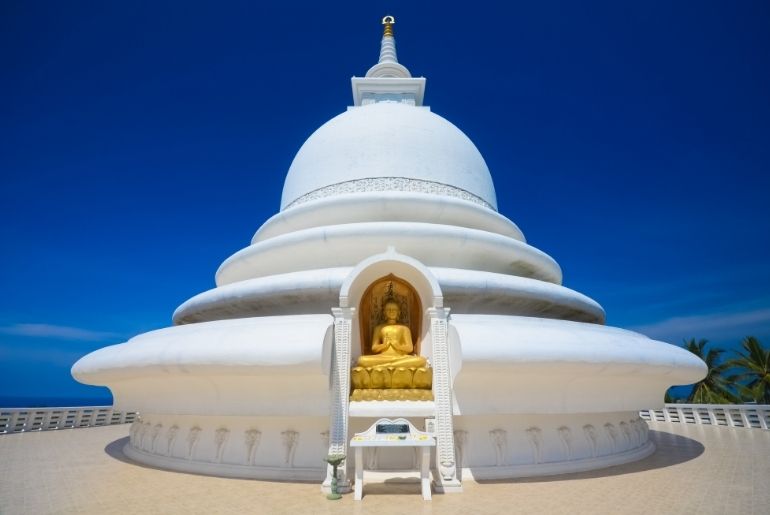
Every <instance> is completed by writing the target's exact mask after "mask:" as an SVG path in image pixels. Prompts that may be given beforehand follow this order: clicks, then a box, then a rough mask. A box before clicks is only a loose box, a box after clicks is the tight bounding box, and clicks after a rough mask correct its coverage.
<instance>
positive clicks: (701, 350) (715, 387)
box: [684, 338, 740, 404]
mask: <svg viewBox="0 0 770 515" xmlns="http://www.w3.org/2000/svg"><path fill="white" fill-rule="evenodd" d="M706 345H708V340H698V341H695V338H691V339H689V340H686V341H685V342H684V347H685V349H687V350H688V351H690V352H692V353H693V354H695V355H696V356H698V357H699V358H700V359H702V360H703V361H704V362H705V363H706V366H707V367H708V374H706V377H704V378H703V379H701V380H700V381H698V382H697V383H695V384H694V385H693V387H692V392H690V395H689V397H687V402H688V403H691V404H730V403H737V402H740V399H739V398H738V397H737V396H736V395H735V394H733V393H732V392H731V391H730V383H729V380H728V378H726V377H725V371H726V370H727V369H728V368H730V366H731V365H729V364H728V363H724V362H723V363H718V361H719V357H720V356H721V354H722V353H723V352H724V351H723V350H722V349H708V352H706Z"/></svg>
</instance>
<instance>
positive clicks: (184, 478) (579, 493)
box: [0, 423, 770, 515]
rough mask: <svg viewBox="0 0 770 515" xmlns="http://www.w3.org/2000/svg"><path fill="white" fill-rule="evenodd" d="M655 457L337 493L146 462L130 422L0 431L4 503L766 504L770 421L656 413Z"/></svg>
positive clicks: (130, 509) (289, 506) (193, 506)
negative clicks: (334, 497)
mask: <svg viewBox="0 0 770 515" xmlns="http://www.w3.org/2000/svg"><path fill="white" fill-rule="evenodd" d="M650 428H651V429H652V431H651V432H650V437H651V438H652V439H653V441H654V442H655V444H656V445H657V447H658V450H657V452H655V454H653V455H652V456H650V457H649V458H647V459H645V460H642V461H639V462H636V463H632V464H628V465H622V466H618V467H612V468H608V469H604V470H600V471H594V472H586V473H579V474H568V475H563V476H554V477H550V478H540V479H523V480H511V481H484V482H472V481H466V482H465V483H464V485H465V492H464V493H462V494H456V495H436V494H434V496H433V501H423V500H422V499H421V497H420V495H419V485H418V484H416V483H415V484H403V483H402V484H368V483H367V484H366V486H365V487H364V499H363V501H359V502H356V501H353V497H352V494H348V495H345V496H344V498H343V499H342V500H340V501H327V500H326V499H325V498H324V496H323V495H322V494H321V492H320V489H319V486H318V484H315V483H312V484H309V483H279V482H265V481H252V480H239V479H223V478H215V477H206V476H197V475H191V474H182V473H177V472H167V471H164V470H157V469H152V468H147V467H144V466H140V465H136V464H134V463H131V462H129V461H128V460H127V459H126V458H125V457H123V455H122V453H121V451H120V449H121V447H122V445H123V443H124V442H125V440H124V439H125V438H126V437H127V434H128V426H127V425H121V426H107V427H98V428H88V429H74V430H61V431H47V432H40V433H24V434H14V435H4V436H0V464H2V473H0V513H1V514H3V515H6V514H17V513H18V514H29V513H35V514H40V513H78V514H81V513H87V514H91V513H93V514H100V515H101V514H104V515H106V514H124V513H147V514H150V513H152V514H155V513H162V514H173V513H184V514H195V513H224V514H227V513H238V514H240V513H292V514H305V513H321V514H324V513H329V514H332V513H383V514H388V515H392V514H394V513H412V514H429V513H436V514H442V515H444V514H463V515H468V514H471V513H473V514H479V513H505V514H509V513H537V514H579V513H586V514H600V513H608V514H620V513H622V514H634V513H644V514H651V513H655V514H657V513H665V514H676V513H682V514H691V513H698V514H711V513H719V514H731V515H732V514H744V513H755V514H767V513H770V431H765V430H761V429H742V428H737V429H734V428H726V427H712V426H696V425H688V424H676V423H651V424H650Z"/></svg>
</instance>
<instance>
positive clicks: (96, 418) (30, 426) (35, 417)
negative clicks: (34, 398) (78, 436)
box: [0, 406, 139, 434]
mask: <svg viewBox="0 0 770 515" xmlns="http://www.w3.org/2000/svg"><path fill="white" fill-rule="evenodd" d="M138 416H139V414H138V413H136V412H133V411H114V410H113V409H112V406H80V407H74V408H0V434H9V433H23V432H27V431H48V430H51V429H73V428H76V427H93V426H109V425H112V424H130V423H131V422H133V421H134V420H136V418H137V417H138Z"/></svg>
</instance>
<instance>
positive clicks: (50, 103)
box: [0, 1, 770, 397]
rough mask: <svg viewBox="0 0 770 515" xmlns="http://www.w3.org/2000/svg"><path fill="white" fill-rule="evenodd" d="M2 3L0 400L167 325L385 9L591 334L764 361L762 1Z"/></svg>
mask: <svg viewBox="0 0 770 515" xmlns="http://www.w3.org/2000/svg"><path fill="white" fill-rule="evenodd" d="M626 4H627V3H626V2H609V1H608V2H590V1H589V2H520V3H512V2H505V3H503V2H500V3H497V2H490V3H485V2H474V3H472V4H468V3H458V4H456V5H453V4H452V3H451V2H441V3H436V4H428V3H419V2H413V1H412V2H377V1H373V2H351V3H334V4H333V5H329V4H328V3H323V5H321V3H312V4H308V5H305V4H300V3H282V4H281V5H280V6H271V5H267V4H265V3H262V2H227V3H222V2H200V3H199V2H181V1H179V2H164V1H160V2H121V3H118V2H96V1H93V2H81V1H73V2H53V1H51V2H45V1H43V2H21V1H6V2H2V3H1V4H0V48H2V49H3V50H2V52H0V174H2V183H1V184H2V186H1V187H0V215H1V216H2V220H3V222H2V224H0V238H2V242H3V245H2V246H1V247H0V265H2V266H0V284H1V285H2V291H3V295H2V296H0V378H1V379H0V381H1V382H0V385H2V386H1V387H0V397H11V396H46V397H56V396H62V397H65V396H66V397H75V396H83V397H88V396H98V395H103V394H104V392H103V391H101V390H99V389H94V388H91V387H86V386H82V385H79V384H77V383H76V382H75V381H74V380H72V379H71V378H70V376H69V368H70V366H71V365H72V363H74V361H75V360H76V359H78V358H79V357H80V356H82V355H84V354H85V353H87V352H89V351H91V350H93V349H96V348H99V347H102V346H105V345H108V344H112V343H119V342H121V341H123V340H125V339H126V338H129V337H131V336H133V335H136V334H139V333H142V332H145V331H147V330H151V329H155V328H159V327H164V326H167V325H168V324H169V323H170V318H171V313H172V312H173V310H174V309H175V308H176V307H177V306H178V305H179V304H181V303H182V302H183V301H184V300H186V299H187V298H189V297H191V296H192V295H194V294H196V293H199V292H201V291H204V290H207V289H209V288H211V287H213V285H214V272H215V271H216V269H217V267H218V266H219V264H220V263H221V262H222V261H223V260H224V259H225V258H227V257H228V256H229V255H230V254H232V253H234V252H235V251H237V250H239V249H241V248H243V247H244V246H246V245H247V244H248V242H249V240H250V238H251V236H252V235H253V233H254V232H255V231H256V229H257V228H258V227H259V226H260V224H261V223H262V222H263V221H264V220H265V219H267V218H268V217H269V216H270V215H272V214H273V213H275V212H276V211H277V210H278V207H279V202H280V197H281V188H282V185H283V179H284V177H285V174H286V171H287V170H288V168H289V165H290V163H291V160H292V158H293V156H294V154H295V153H296V151H297V150H298V149H299V146H300V145H301V144H302V142H303V141H304V140H305V139H306V138H307V137H308V136H309V135H310V134H311V133H312V132H313V131H314V130H315V129H316V128H317V127H318V126H320V125H321V124H322V123H324V122H325V121H326V120H328V119H329V118H331V117H333V116H334V115H336V114H338V113H340V112H342V111H343V110H344V109H345V107H346V106H347V105H349V104H350V103H351V92H350V83H349V78H350V77H351V76H352V75H359V76H361V75H363V74H364V73H365V72H366V70H367V69H368V68H369V67H370V66H371V65H372V64H374V62H375V61H376V58H377V54H378V49H379V37H380V33H381V26H380V24H379V20H380V19H381V17H382V16H383V15H384V14H386V13H390V14H394V15H395V16H396V20H397V22H396V26H395V29H396V40H397V44H398V51H399V59H400V61H401V62H402V63H403V64H405V65H406V66H408V67H409V69H410V70H411V71H412V73H413V74H414V75H417V76H425V77H427V78H428V83H427V91H426V104H427V105H430V106H431V108H432V109H433V111H434V112H436V113H437V114H440V115H442V116H444V117H445V118H447V119H449V120H450V121H452V122H453V123H455V124H456V125H458V126H459V127H460V128H461V129H462V130H463V131H464V132H465V133H466V134H467V135H468V136H469V137H470V138H471V139H472V140H473V141H474V142H475V144H476V145H477V147H478V148H479V150H480V151H481V152H482V154H483V155H484V157H485V159H486V161H487V164H488V166H489V168H490V170H491V172H492V176H493V178H494V180H495V186H496V189H497V196H498V204H499V207H500V211H501V212H502V213H503V214H504V215H506V216H508V217H509V218H511V219H512V220H513V221H515V222H516V223H517V224H518V225H519V226H520V227H521V229H522V230H523V231H524V233H525V235H526V236H527V239H528V241H529V242H530V243H531V244H532V245H534V246H536V247H538V248H540V249H541V250H543V251H545V252H547V253H548V254H550V255H551V256H553V257H554V258H555V259H556V260H557V261H558V262H559V263H560V265H561V266H562V269H563V271H564V278H565V279H564V284H565V285H566V286H568V287H570V288H573V289H576V290H578V291H581V292H583V293H585V294H587V295H589V296H590V297H592V298H594V299H596V300H597V301H598V302H600V303H601V304H602V305H603V306H604V308H605V309H606V311H607V314H608V323H609V324H611V325H616V326H620V327H627V328H632V329H637V330H640V331H641V332H644V333H645V334H648V335H649V336H652V337H655V338H658V339H662V340H664V341H669V342H672V343H680V342H681V340H682V339H683V338H690V337H695V338H707V339H709V340H711V341H712V342H714V343H715V344H716V345H720V346H724V347H727V346H734V345H736V344H737V342H738V341H739V340H740V339H741V338H742V337H744V336H746V335H750V334H751V335H755V336H757V337H759V338H761V339H763V341H764V342H765V344H766V345H767V344H770V266H768V264H769V259H768V256H769V255H770V253H769V252H768V251H769V250H770V203H769V202H768V192H770V173H769V172H770V94H768V92H769V91H770V67H768V65H767V64H768V63H769V62H770V31H768V30H767V27H768V26H770V4H768V3H767V2H764V1H756V2H751V1H741V2H709V1H706V2H703V1H701V2H694V1H692V2H663V1H662V2H634V3H633V4H632V5H626Z"/></svg>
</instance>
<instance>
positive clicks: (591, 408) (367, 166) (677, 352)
mask: <svg viewBox="0 0 770 515" xmlns="http://www.w3.org/2000/svg"><path fill="white" fill-rule="evenodd" d="M384 22H385V34H384V36H383V39H382V43H381V53H380V59H379V62H378V63H377V64H376V65H375V66H374V67H372V68H371V69H370V70H369V71H368V72H367V74H366V76H365V77H363V78H355V77H354V78H353V79H352V86H353V104H354V105H353V106H352V107H349V108H348V110H347V111H345V112H344V113H342V114H340V115H338V116H336V117H335V118H332V119H331V120H330V121H329V122H327V123H326V124H324V125H323V126H322V127H320V128H319V129H318V130H317V131H316V132H315V133H314V134H313V135H312V136H310V138H309V139H308V140H307V141H306V142H305V143H304V145H302V148H301V149H300V150H299V152H298V153H297V155H296V157H295V158H294V161H293V163H292V165H291V168H290V169H289V172H288V175H287V177H286V182H285V185H284V189H283V197H282V199H281V210H280V212H279V213H278V214H276V215H275V216H273V217H272V218H270V219H269V220H267V221H266V222H265V223H264V225H262V227H261V228H260V229H259V230H258V231H257V233H256V234H255V236H254V238H253V239H252V242H251V245H250V246H248V247H246V248H244V249H243V250H241V251H239V252H237V253H235V254H234V255H232V256H231V257H229V258H228V259H227V260H226V261H225V262H224V263H223V264H222V265H221V266H220V268H219V270H218V271H217V274H216V288H214V289H212V290H209V291H206V292H204V293H201V294H199V295H197V296H195V297H193V298H192V299H190V300H188V301H187V302H185V303H184V304H182V305H181V306H180V307H179V308H178V309H177V310H176V312H175V313H174V326H173V327H170V328H166V329H161V330H157V331H152V332H150V333H146V334H143V335H140V336H137V337H135V338H132V339H131V340H129V341H128V342H126V343H122V344H119V345H113V346H110V347H107V348H104V349H101V350H98V351H96V352H93V353H91V354H89V355H87V356H85V357H84V358H82V359H81V360H80V361H78V362H77V363H76V364H75V366H74V367H73V369H72V373H73V375H74V376H75V378H76V379H78V380H79V381H81V382H83V383H87V384H93V385H106V386H108V387H109V388H110V389H111V391H112V394H113V396H114V399H115V405H116V407H117V408H118V409H125V410H136V411H139V412H140V413H141V421H140V422H137V423H135V424H134V426H132V428H131V431H130V442H129V443H128V444H127V445H126V448H125V452H126V454H127V455H128V456H130V457H131V458H133V459H135V460H137V461H139V462H143V463H147V464H150V465H154V466H160V467H165V468H169V469H176V470H182V471H190V472H199V473H209V474H218V475H225V476H235V477H253V478H269V479H302V480H312V479H317V480H319V481H322V480H323V479H324V477H325V476H326V474H327V471H326V465H325V464H324V462H323V458H324V457H325V456H327V455H328V454H330V453H332V454H339V453H348V449H347V442H348V440H349V438H350V436H351V435H352V434H353V432H356V431H361V430H363V429H365V428H367V427H369V425H370V424H371V423H372V422H373V421H374V420H375V419H376V418H377V417H381V416H401V417H406V418H408V419H409V420H411V421H412V423H413V424H414V425H415V426H417V427H421V428H424V427H425V425H426V419H428V420H433V421H435V422H434V423H435V434H436V438H437V447H436V451H435V470H434V472H433V474H434V482H435V485H436V487H437V488H438V489H440V490H444V491H457V490H459V489H460V488H461V480H462V478H463V477H471V476H472V477H474V478H477V479H481V478H511V477H520V476H532V475H545V474H555V473H562V472H569V471H578V470H588V469H594V468H600V467H606V466H609V465H614V464H619V463H623V462H628V461H632V460H636V459H640V458H642V457H645V456H647V455H648V454H650V453H651V452H653V450H654V447H653V445H652V444H651V443H650V442H649V441H648V438H647V426H646V423H645V422H644V421H642V420H641V419H640V418H639V416H638V410H639V409H642V408H656V407H660V406H662V404H663V395H664V392H665V390H666V389H667V388H668V387H669V386H670V385H672V384H688V383H693V382H695V381H698V380H699V379H701V378H702V377H703V376H704V375H705V371H706V368H705V366H704V364H703V363H702V362H701V361H700V360H699V359H697V358H696V357H695V356H693V355H692V354H690V353H688V352H686V351H684V350H682V349H679V348H676V347H674V346H672V345H669V344H666V343H662V342H657V341H653V340H650V339H649V338H647V337H645V336H643V335H640V334H636V333H633V332H629V331H625V330H622V329H616V328H611V327H607V326H605V325H603V323H604V311H603V310H602V308H601V306H599V305H598V304H597V303H596V302H594V301H593V300H591V299H589V298H588V297H586V296H584V295H581V294H580V293H577V292H575V291H573V290H570V289H567V288H565V287H563V286H561V280H562V274H561V270H560V268H559V265H558V264H557V263H556V262H555V261H554V260H553V259H552V258H551V257H549V256H548V255H546V254H544V253H543V252H541V251H539V250H537V249H535V248H534V247H531V246H529V245H527V243H526V242H525V239H524V236H523V234H522V232H521V231H520V230H519V228H518V227H517V226H516V225H515V224H514V223H513V222H511V221H510V220H508V219H507V218H506V217H504V216H503V215H501V214H499V213H498V212H497V201H496V196H495V189H494V185H493V183H492V177H491V176H490V173H489V170H488V169H487V166H486V164H485V162H484V159H483V158H482V156H481V154H480V153H479V151H478V150H477V149H476V147H475V146H474V145H473V143H472V142H471V140H470V139H468V137H467V136H465V134H463V133H462V132H461V131H460V130H459V129H458V128H457V127H455V126H454V125H452V124H451V123H450V122H448V121H447V120H445V119H444V118H442V117H440V116H438V115H436V114H434V113H432V112H431V110H430V109H429V108H428V107H426V106H423V94H424V90H425V79H424V78H413V77H412V76H411V75H410V73H409V71H408V70H407V69H406V68H405V67H404V66H403V65H401V64H399V63H398V61H397V59H396V51H395V40H394V38H393V32H392V26H391V22H392V19H391V18H386V20H385V21H384ZM394 285H395V286H394ZM394 288H395V289H394ZM386 296H387V298H388V299H397V300H398V302H399V303H400V306H401V307H402V308H403V309H402V310H401V313H400V315H399V316H400V317H402V318H408V320H400V322H403V324H405V325H408V327H409V328H410V330H411V332H412V334H413V341H414V344H415V345H414V347H415V351H416V353H417V354H418V355H420V356H423V357H424V358H427V360H428V361H429V366H428V368H430V369H432V373H433V380H432V386H431V387H429V388H428V390H422V391H420V392H421V393H419V394H420V395H422V397H419V396H418V397H414V396H409V395H401V394H400V393H398V391H395V393H393V392H390V393H388V392H385V393H388V395H390V394H391V393H392V394H393V395H390V396H387V395H385V396H384V397H383V396H382V395H383V394H382V392H383V391H384V390H382V389H380V390H378V389H376V388H373V389H372V390H364V391H363V393H361V392H362V391H360V390H358V391H357V392H358V394H356V392H353V391H351V369H352V368H354V367H355V366H356V364H357V361H358V358H359V356H361V355H362V354H367V353H368V352H371V350H370V348H369V347H368V345H369V342H370V339H371V334H372V329H373V327H374V325H375V324H376V322H377V316H379V313H380V308H381V307H382V304H384V303H385V299H386ZM393 373H394V374H395V372H393ZM367 377H368V376H367ZM388 380H390V379H388ZM373 381H374V380H373ZM367 384H368V383H367ZM394 384H395V379H394ZM399 391H400V390H399ZM378 392H379V393H378ZM356 395H358V397H357V396H356ZM362 395H363V396H362ZM381 398H382V399H385V400H380V399H381ZM404 399H406V400H404ZM429 425H432V424H429ZM348 461H351V460H350V459H349V460H348ZM411 464H412V457H411V455H409V454H404V453H401V454H399V453H380V454H379V455H378V456H376V457H371V459H370V460H369V463H368V465H369V466H370V467H373V468H379V469H392V468H408V467H409V466H410V465H411Z"/></svg>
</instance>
